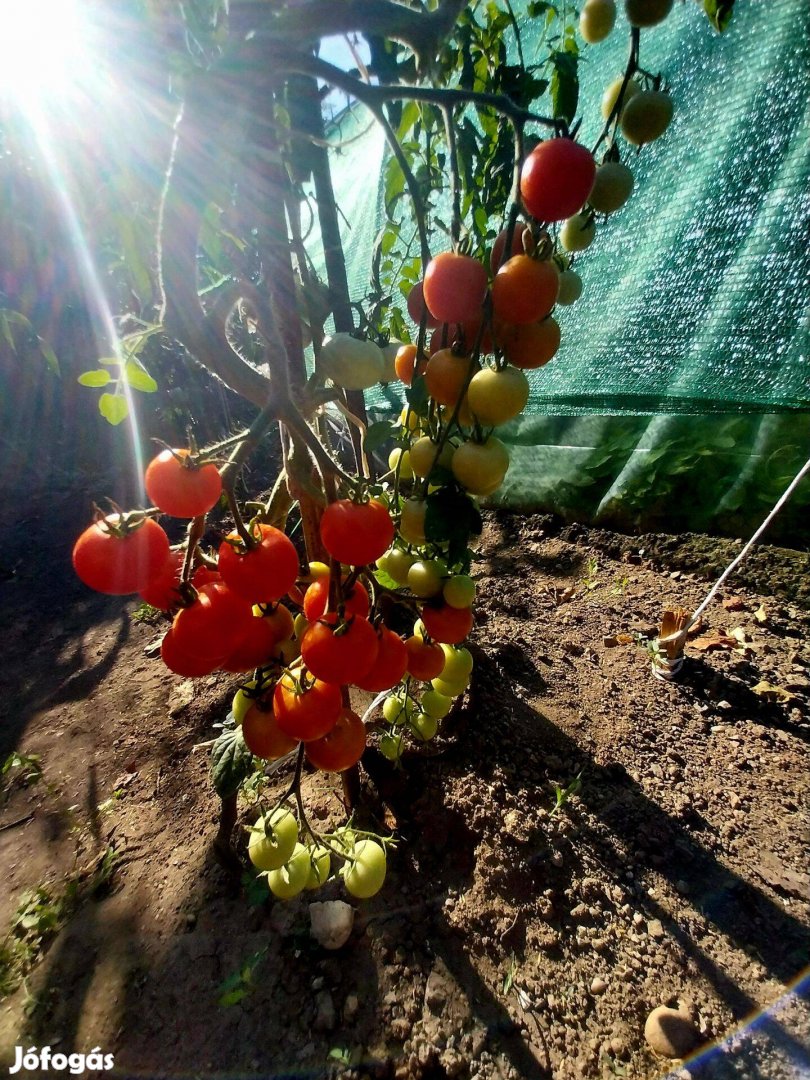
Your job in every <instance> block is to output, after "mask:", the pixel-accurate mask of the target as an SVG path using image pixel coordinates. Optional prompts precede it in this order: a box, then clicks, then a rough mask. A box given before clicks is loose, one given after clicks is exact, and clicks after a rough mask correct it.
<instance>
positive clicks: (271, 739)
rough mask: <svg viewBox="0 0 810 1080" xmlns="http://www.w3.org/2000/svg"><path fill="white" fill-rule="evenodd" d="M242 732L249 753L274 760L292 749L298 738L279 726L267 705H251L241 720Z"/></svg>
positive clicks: (266, 759) (267, 759)
mask: <svg viewBox="0 0 810 1080" xmlns="http://www.w3.org/2000/svg"><path fill="white" fill-rule="evenodd" d="M242 734H243V735H244V737H245V743H246V745H247V748H248V750H250V752H251V754H255V755H256V757H260V758H264V759H265V761H275V760H276V758H280V757H284V755H285V754H289V752H290V751H291V750H294V749H295V747H296V746H297V744H298V740H297V739H294V738H293V737H292V736H291V735H285V733H284V732H283V731H282V730H281V729H280V728H279V726H278V722H277V720H276V718H275V716H274V715H273V711H272V709H270V708H269V707H268V706H266V705H265V706H264V707H263V706H262V705H260V704H258V702H257V703H256V704H255V705H251V707H250V708H249V709H248V711H247V713H246V714H245V718H244V720H243V721H242Z"/></svg>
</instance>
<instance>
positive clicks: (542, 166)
mask: <svg viewBox="0 0 810 1080" xmlns="http://www.w3.org/2000/svg"><path fill="white" fill-rule="evenodd" d="M595 179H596V162H595V161H594V160H593V154H592V153H591V152H590V150H588V149H587V147H585V146H582V145H581V143H576V142H574V141H573V139H547V140H546V141H545V142H541V143H540V145H539V146H536V147H535V148H534V150H532V152H531V153H530V154H529V156H528V157H527V158H526V160H525V161H524V163H523V170H522V172H521V174H520V194H521V195H522V196H523V204H524V206H525V207H526V209H527V210H528V211H529V213H530V214H531V215H532V217H534V218H536V219H537V220H538V221H564V220H565V219H566V218H569V217H571V215H572V214H575V213H576V212H577V211H578V210H581V209H582V207H583V206H584V204H585V201H586V200H587V198H588V196H589V195H590V193H591V188H592V187H593V182H594V180H595Z"/></svg>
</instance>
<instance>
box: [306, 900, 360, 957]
mask: <svg viewBox="0 0 810 1080" xmlns="http://www.w3.org/2000/svg"><path fill="white" fill-rule="evenodd" d="M309 920H310V930H309V932H310V935H311V936H312V937H313V938H315V940H316V941H317V942H318V944H319V945H323V947H324V948H325V949H340V948H341V947H342V946H343V945H345V944H346V942H347V941H348V940H349V938H350V937H351V933H352V927H353V926H354V908H353V907H352V906H351V904H346V903H344V902H343V901H342V900H325V901H316V902H315V903H314V904H310V905H309Z"/></svg>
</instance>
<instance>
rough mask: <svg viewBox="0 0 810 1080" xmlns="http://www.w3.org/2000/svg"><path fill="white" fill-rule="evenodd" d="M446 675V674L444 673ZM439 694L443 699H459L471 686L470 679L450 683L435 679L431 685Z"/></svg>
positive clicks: (443, 679) (442, 679) (445, 680)
mask: <svg viewBox="0 0 810 1080" xmlns="http://www.w3.org/2000/svg"><path fill="white" fill-rule="evenodd" d="M442 675H444V672H442ZM430 685H431V686H432V687H433V689H434V690H435V691H436V693H437V694H441V695H442V696H443V697H449V698H457V697H459V696H460V695H461V694H463V693H464V691H465V690H466V689H467V687H468V686H469V685H470V681H469V679H461V680H459V681H458V682H449V681H448V680H447V679H445V678H439V679H433V680H432V681H431V684H430Z"/></svg>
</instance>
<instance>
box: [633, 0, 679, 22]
mask: <svg viewBox="0 0 810 1080" xmlns="http://www.w3.org/2000/svg"><path fill="white" fill-rule="evenodd" d="M674 3H675V0H624V10H625V12H626V13H627V21H628V22H629V23H630V25H631V26H657V25H658V23H660V22H663V21H664V19H665V18H666V17H667V15H669V13H670V11H672V5H673V4H674Z"/></svg>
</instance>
